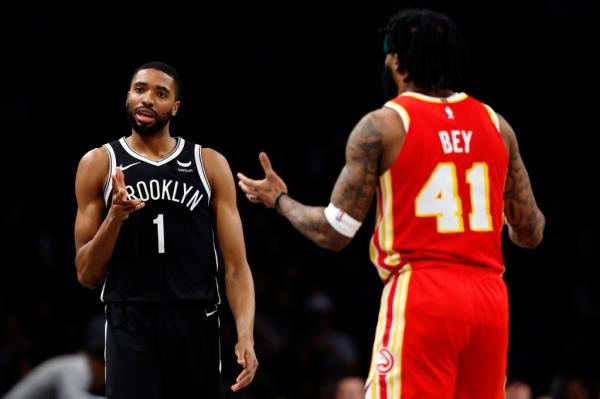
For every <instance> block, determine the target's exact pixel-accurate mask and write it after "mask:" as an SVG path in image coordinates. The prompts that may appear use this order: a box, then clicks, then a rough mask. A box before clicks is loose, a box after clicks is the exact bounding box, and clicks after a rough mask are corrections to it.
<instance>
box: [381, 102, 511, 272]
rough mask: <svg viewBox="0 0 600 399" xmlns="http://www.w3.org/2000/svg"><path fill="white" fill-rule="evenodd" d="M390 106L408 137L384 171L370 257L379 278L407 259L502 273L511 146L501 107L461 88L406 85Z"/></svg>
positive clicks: (423, 264) (419, 263) (415, 263)
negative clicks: (447, 92) (446, 91)
mask: <svg viewBox="0 0 600 399" xmlns="http://www.w3.org/2000/svg"><path fill="white" fill-rule="evenodd" d="M385 106H386V107H388V108H391V109H393V110H395V111H397V112H398V113H399V114H400V116H401V118H402V120H403V123H404V128H405V131H406V136H405V139H404V143H403V145H402V149H401V150H400V153H399V154H398V157H397V158H396V160H395V161H394V163H393V164H392V166H391V167H390V168H389V169H388V170H386V171H385V172H384V173H383V174H382V175H381V176H380V178H379V187H378V189H377V216H376V225H375V230H374V232H373V237H372V239H371V243H370V256H371V261H372V262H373V264H374V265H375V266H376V267H377V270H378V272H379V275H380V277H381V278H382V279H383V280H384V281H385V280H387V279H388V278H389V277H390V275H391V274H393V273H396V272H398V271H399V270H400V269H402V267H404V266H405V265H406V264H410V265H411V267H412V269H418V268H420V267H427V266H433V265H439V264H443V265H447V264H461V265H472V266H473V267H481V268H488V269H492V270H497V271H498V272H499V273H502V272H503V271H504V263H503V260H502V251H501V247H500V240H501V231H502V226H503V207H504V182H505V179H506V173H507V168H508V153H507V151H506V148H505V146H504V143H503V141H502V137H501V135H500V132H499V122H498V117H497V115H496V113H495V112H494V111H493V110H492V109H491V108H490V107H488V106H487V105H485V104H483V103H481V102H479V101H477V100H476V99H474V98H472V97H469V96H468V95H466V94H464V93H456V94H454V95H452V96H451V97H449V98H444V99H440V98H434V97H429V96H425V95H422V94H417V93H412V92H405V93H403V94H401V95H399V96H398V97H396V98H394V99H393V100H391V101H389V102H387V103H386V104H385Z"/></svg>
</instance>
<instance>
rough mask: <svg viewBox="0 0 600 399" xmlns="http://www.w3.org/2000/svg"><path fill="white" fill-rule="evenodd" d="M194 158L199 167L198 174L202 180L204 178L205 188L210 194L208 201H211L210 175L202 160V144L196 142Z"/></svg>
mask: <svg viewBox="0 0 600 399" xmlns="http://www.w3.org/2000/svg"><path fill="white" fill-rule="evenodd" d="M194 159H195V161H196V169H198V175H199V176H200V180H202V184H203V185H204V189H205V190H206V193H207V194H208V202H209V203H210V194H211V189H210V184H209V182H208V177H207V176H206V171H205V168H204V161H203V160H202V146H201V145H199V144H195V146H194Z"/></svg>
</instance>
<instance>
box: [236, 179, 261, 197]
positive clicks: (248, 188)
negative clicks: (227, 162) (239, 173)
mask: <svg viewBox="0 0 600 399" xmlns="http://www.w3.org/2000/svg"><path fill="white" fill-rule="evenodd" d="M239 186H240V188H241V189H242V191H243V192H244V193H245V194H250V195H254V196H256V195H257V194H258V193H257V192H256V189H255V188H254V187H251V186H249V185H247V184H246V183H244V182H242V181H240V182H239Z"/></svg>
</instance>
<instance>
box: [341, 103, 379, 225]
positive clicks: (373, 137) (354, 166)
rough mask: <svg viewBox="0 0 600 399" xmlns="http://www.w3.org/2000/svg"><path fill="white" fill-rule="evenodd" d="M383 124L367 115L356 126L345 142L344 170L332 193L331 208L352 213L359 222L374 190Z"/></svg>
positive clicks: (376, 117)
mask: <svg viewBox="0 0 600 399" xmlns="http://www.w3.org/2000/svg"><path fill="white" fill-rule="evenodd" d="M383 123H384V121H383V120H382V119H381V118H379V117H378V116H376V115H374V114H369V115H368V116H366V117H365V118H363V120H362V121H361V122H360V123H359V124H358V125H357V126H356V128H355V129H354V131H353V132H352V134H351V136H350V139H349V140H348V145H347V148H346V166H345V167H344V169H343V170H342V173H341V175H340V177H339V178H338V182H337V184H336V189H335V190H334V195H333V197H334V198H333V199H334V202H335V204H336V205H337V206H339V207H341V208H344V209H352V210H353V211H354V212H355V215H354V216H355V217H358V218H360V219H362V218H364V217H365V215H366V213H367V211H368V210H369V206H370V204H371V201H372V199H373V195H374V193H375V190H376V188H377V182H378V179H379V163H380V158H381V154H382V138H383V134H382V132H381V125H382V124H383Z"/></svg>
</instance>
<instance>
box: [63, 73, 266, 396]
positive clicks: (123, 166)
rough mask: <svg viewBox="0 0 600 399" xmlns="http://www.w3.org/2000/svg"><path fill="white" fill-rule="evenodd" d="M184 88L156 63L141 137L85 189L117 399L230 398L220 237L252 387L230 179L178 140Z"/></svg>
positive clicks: (142, 87)
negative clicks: (221, 332) (221, 331)
mask: <svg viewBox="0 0 600 399" xmlns="http://www.w3.org/2000/svg"><path fill="white" fill-rule="evenodd" d="M180 90H181V82H180V79H179V76H178V74H177V72H176V71H175V69H173V68H172V67H171V66H169V65H167V64H164V63H160V62H153V63H148V64H144V65H142V66H141V67H139V68H138V69H137V70H136V72H135V73H134V75H133V77H132V80H131V86H130V88H129V92H128V94H127V115H128V118H129V121H130V124H131V127H132V130H131V135H130V136H129V137H123V138H121V139H119V140H116V141H113V142H111V143H108V144H105V145H104V146H103V147H100V148H96V149H93V150H91V151H89V152H88V153H87V154H85V155H84V156H83V158H82V159H81V161H80V163H79V167H78V170H77V177H76V181H75V190H76V196H77V205H78V208H77V218H76V221H75V247H76V251H77V253H76V257H75V264H76V266H77V276H78V279H79V281H80V283H81V284H82V285H84V286H86V287H88V288H95V287H97V286H99V285H100V284H103V287H102V294H101V298H102V300H103V301H104V302H105V303H106V320H107V323H106V384H107V396H108V397H109V398H111V399H119V398H127V399H136V398H140V399H141V398H144V399H152V398H156V399H158V398H161V399H170V398H192V397H193V398H200V397H202V398H223V395H224V392H223V387H222V382H221V376H220V367H221V360H220V348H219V336H218V324H219V321H218V315H217V314H216V313H217V306H218V304H219V303H220V297H219V291H218V286H217V279H216V274H217V270H218V267H220V265H219V264H218V261H217V252H216V248H215V235H214V233H213V227H214V231H215V233H216V236H217V238H218V242H219V244H220V249H221V253H222V257H223V260H224V263H225V265H224V266H225V283H226V293H227V299H228V302H229V304H230V306H231V309H232V312H233V316H234V318H235V324H236V328H237V334H238V342H237V344H236V346H235V352H236V356H237V361H238V363H239V364H240V365H241V366H242V367H243V370H242V372H241V373H240V375H239V377H238V378H237V380H236V383H235V384H234V385H233V386H232V387H231V389H232V390H234V391H237V390H239V389H241V388H243V387H245V386H247V385H248V384H249V383H250V382H251V381H252V379H253V378H254V373H255V372H256V368H257V367H258V362H257V360H256V355H255V353H254V348H253V344H254V342H253V325H254V308H255V302H254V285H253V280H252V275H251V272H250V267H249V266H248V262H247V260H246V254H245V247H244V237H243V232H242V226H241V221H240V217H239V213H238V210H237V205H236V191H235V185H234V181H233V176H232V174H231V170H230V168H229V165H228V163H227V161H226V160H225V158H224V157H223V156H222V155H221V154H219V153H218V152H216V151H214V150H212V149H209V148H201V147H200V146H199V145H197V144H192V143H190V142H187V141H185V140H184V139H183V138H180V137H173V136H171V134H170V132H169V121H170V119H171V117H173V116H175V115H176V114H177V110H178V108H179V105H180V101H179V93H180Z"/></svg>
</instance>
